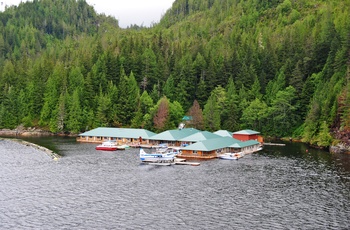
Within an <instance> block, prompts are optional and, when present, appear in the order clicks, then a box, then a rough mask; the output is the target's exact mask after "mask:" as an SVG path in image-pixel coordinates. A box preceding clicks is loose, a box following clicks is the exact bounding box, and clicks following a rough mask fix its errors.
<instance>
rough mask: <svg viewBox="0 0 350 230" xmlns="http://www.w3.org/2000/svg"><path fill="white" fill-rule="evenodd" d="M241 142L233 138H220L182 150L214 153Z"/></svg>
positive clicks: (201, 142)
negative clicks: (213, 151)
mask: <svg viewBox="0 0 350 230" xmlns="http://www.w3.org/2000/svg"><path fill="white" fill-rule="evenodd" d="M239 142H240V141H239V140H237V139H235V138H232V137H219V138H214V139H208V140H204V141H200V142H197V143H194V144H192V145H189V146H187V147H184V148H182V150H196V151H212V150H216V149H222V148H226V147H229V146H231V145H233V144H234V143H239Z"/></svg>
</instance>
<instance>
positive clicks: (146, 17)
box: [0, 0, 175, 28]
mask: <svg viewBox="0 0 350 230" xmlns="http://www.w3.org/2000/svg"><path fill="white" fill-rule="evenodd" d="M21 1H25V0H0V4H1V6H0V7H1V9H2V8H3V6H4V5H5V4H6V5H8V6H10V5H18V4H19V3H20V2H21ZM174 1H175V0H86V2H87V3H88V4H89V5H91V6H93V7H94V8H95V10H96V12H97V13H99V14H101V13H104V14H106V15H107V16H108V15H110V16H113V17H115V18H116V19H118V21H119V26H120V27H122V28H126V27H127V26H130V25H131V24H133V25H134V24H136V25H139V26H141V25H143V26H147V27H149V26H151V25H152V23H158V22H159V20H160V18H161V17H162V15H164V14H165V12H166V11H167V10H168V9H169V8H171V6H172V4H173V2H174Z"/></svg>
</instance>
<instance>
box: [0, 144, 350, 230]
mask: <svg viewBox="0 0 350 230" xmlns="http://www.w3.org/2000/svg"><path fill="white" fill-rule="evenodd" d="M58 143H59V145H57V146H56V148H58V149H60V148H61V149H62V151H63V152H64V155H65V156H64V157H62V158H61V159H60V160H59V161H52V160H51V158H50V157H48V156H46V155H45V154H44V153H42V152H39V151H37V150H35V149H33V148H31V147H24V146H22V145H19V144H17V143H12V142H7V141H5V142H4V141H2V142H0V154H1V157H0V165H1V167H0V182H1V189H0V220H1V221H0V228H1V229H18V228H20V229H33V228H34V229H257V228H258V229H347V228H350V226H349V223H348V222H347V221H346V220H348V219H349V217H350V207H349V206H348V205H347V204H348V203H349V201H350V196H349V187H348V186H347V185H348V184H349V183H348V182H349V180H346V178H349V172H346V171H341V170H339V168H337V167H336V166H337V164H327V163H326V162H325V161H319V160H317V161H316V160H315V161H312V158H311V159H310V156H306V158H303V157H300V156H299V155H298V157H289V155H288V156H285V155H283V153H279V154H274V153H273V152H271V153H269V152H268V151H266V152H265V153H262V154H252V155H247V156H245V157H244V158H242V159H240V160H238V161H220V160H210V161H203V162H201V165H200V166H199V167H189V166H170V167H161V166H150V165H142V164H140V163H139V159H138V150H137V149H130V150H126V151H117V152H103V151H96V150H95V149H94V147H95V145H92V144H78V143H72V142H70V141H69V142H67V143H66V144H65V142H64V141H62V140H60V141H59V142H58ZM271 151H272V150H271ZM334 161H335V160H334Z"/></svg>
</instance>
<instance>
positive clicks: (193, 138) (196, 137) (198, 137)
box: [179, 131, 220, 142]
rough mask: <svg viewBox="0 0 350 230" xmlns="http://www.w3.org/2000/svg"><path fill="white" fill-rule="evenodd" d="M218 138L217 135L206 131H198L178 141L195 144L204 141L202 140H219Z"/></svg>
mask: <svg viewBox="0 0 350 230" xmlns="http://www.w3.org/2000/svg"><path fill="white" fill-rule="evenodd" d="M219 137H220V135H217V134H214V133H211V132H208V131H200V132H197V133H194V134H192V135H190V136H187V137H184V138H182V139H180V140H179V141H188V142H197V141H204V140H208V139H213V138H219Z"/></svg>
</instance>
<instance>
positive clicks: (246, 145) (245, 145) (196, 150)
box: [179, 136, 260, 159]
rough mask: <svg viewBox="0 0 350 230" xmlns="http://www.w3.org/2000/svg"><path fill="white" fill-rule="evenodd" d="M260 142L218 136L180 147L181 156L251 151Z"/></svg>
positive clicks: (205, 156) (208, 156)
mask: <svg viewBox="0 0 350 230" xmlns="http://www.w3.org/2000/svg"><path fill="white" fill-rule="evenodd" d="M259 145H260V143H259V142H258V141H255V140H249V141H245V142H242V141H240V140H237V139H235V138H232V137H228V136H226V137H219V138H213V139H208V140H204V141H199V142H197V143H194V144H192V145H189V146H186V147H183V148H181V151H182V153H181V155H180V156H179V157H183V158H199V159H212V158H216V157H217V156H218V154H222V153H227V152H231V153H232V152H244V153H252V152H255V151H257V150H258V148H259Z"/></svg>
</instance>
